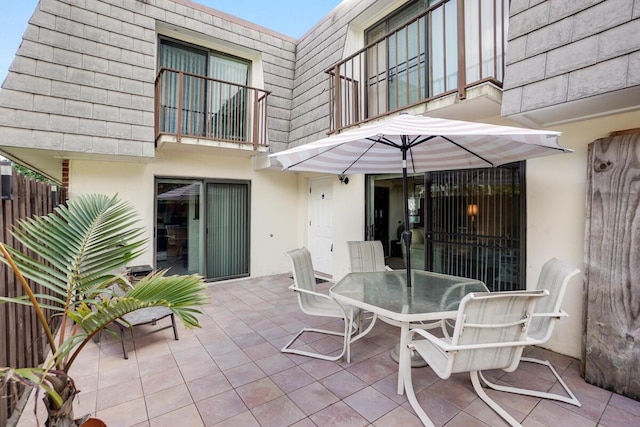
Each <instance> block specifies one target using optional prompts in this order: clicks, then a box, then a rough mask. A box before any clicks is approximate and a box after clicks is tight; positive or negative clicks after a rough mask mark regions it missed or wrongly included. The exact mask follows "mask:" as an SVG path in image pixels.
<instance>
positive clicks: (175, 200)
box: [155, 179, 250, 280]
mask: <svg viewBox="0 0 640 427" xmlns="http://www.w3.org/2000/svg"><path fill="white" fill-rule="evenodd" d="M249 194H250V191H249V182H247V181H212V180H187V179H157V180H156V244H155V247H156V268H157V269H169V274H194V273H197V274H201V275H202V276H204V277H205V278H206V279H208V280H221V279H227V278H232V277H242V276H248V275H249V238H250V236H249V206H250V203H249V202H250V197H249Z"/></svg>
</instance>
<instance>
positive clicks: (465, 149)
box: [440, 135, 495, 167]
mask: <svg viewBox="0 0 640 427" xmlns="http://www.w3.org/2000/svg"><path fill="white" fill-rule="evenodd" d="M440 138H442V139H444V140H446V141H449V142H450V143H452V144H453V145H455V146H456V147H458V148H461V149H463V150H464V151H466V152H467V153H469V154H471V155H472V156H474V157H477V158H478V159H480V160H482V161H483V162H486V163H487V164H489V165H491V167H495V164H493V163H492V162H490V161H489V160H487V159H485V158H484V157H482V156H481V155H479V154H477V153H474V152H473V151H471V150H469V149H468V148H467V147H463V146H462V145H460V144H458V143H457V142H455V141H453V140H451V139H449V138H447V137H446V136H442V135H440Z"/></svg>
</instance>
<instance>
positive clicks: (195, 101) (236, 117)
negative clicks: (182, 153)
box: [155, 68, 269, 151]
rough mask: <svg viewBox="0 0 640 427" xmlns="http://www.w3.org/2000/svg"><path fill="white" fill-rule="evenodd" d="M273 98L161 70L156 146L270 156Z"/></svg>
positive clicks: (157, 89)
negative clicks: (216, 148) (174, 144)
mask: <svg viewBox="0 0 640 427" xmlns="http://www.w3.org/2000/svg"><path fill="white" fill-rule="evenodd" d="M268 95H269V92H267V91H265V90H262V89H257V88H253V87H249V86H245V85H240V84H234V83H231V82H225V81H222V80H217V79H214V78H210V77H206V76H201V75H195V74H190V73H185V72H182V71H176V70H171V69H168V68H161V69H160V72H159V73H158V76H157V78H156V81H155V136H156V146H158V147H160V146H161V145H162V144H164V143H166V142H177V143H179V142H183V143H191V144H198V145H208V146H219V147H223V148H235V149H245V150H251V151H266V150H267V147H268V140H267V96H268Z"/></svg>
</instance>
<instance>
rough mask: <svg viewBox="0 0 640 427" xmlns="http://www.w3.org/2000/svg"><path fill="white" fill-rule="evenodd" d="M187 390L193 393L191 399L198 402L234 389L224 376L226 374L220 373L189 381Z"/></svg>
mask: <svg viewBox="0 0 640 427" xmlns="http://www.w3.org/2000/svg"><path fill="white" fill-rule="evenodd" d="M187 388H188V389H189V392H190V393H191V398H192V399H193V401H194V402H198V401H200V400H202V399H206V398H208V397H211V396H215V395H216V394H218V393H222V392H224V391H227V390H231V389H232V388H233V387H231V384H230V383H229V381H228V380H227V378H226V377H225V376H224V374H223V373H221V372H219V373H216V374H213V375H209V376H206V377H203V378H198V379H196V380H193V381H189V382H188V383H187Z"/></svg>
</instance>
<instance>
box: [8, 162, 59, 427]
mask: <svg viewBox="0 0 640 427" xmlns="http://www.w3.org/2000/svg"><path fill="white" fill-rule="evenodd" d="M11 177H12V179H11V189H12V199H11V200H9V199H4V198H3V200H2V201H0V207H1V209H0V224H1V225H2V229H1V230H0V241H2V242H3V244H5V245H7V246H11V247H15V248H18V249H20V245H19V243H18V242H17V241H16V240H15V239H14V238H13V237H12V236H11V233H10V231H11V229H12V227H13V226H14V225H15V224H17V222H18V220H20V219H24V218H29V217H32V216H42V215H46V214H48V213H50V212H52V211H53V208H54V207H55V205H56V203H58V201H64V197H61V194H60V193H55V192H53V190H54V187H53V186H51V185H49V184H46V183H44V182H41V181H36V180H32V179H30V178H28V177H27V176H25V175H22V174H20V173H17V172H16V171H15V170H14V171H12V175H11ZM3 184H4V185H5V187H6V184H7V183H6V181H3ZM34 290H35V292H36V293H44V292H45V291H44V290H43V289H42V288H40V287H39V286H36V287H35V288H34ZM0 295H1V296H9V297H14V296H17V295H24V293H23V292H22V287H21V286H20V283H19V282H18V280H17V279H16V277H15V275H14V273H13V271H12V270H11V269H10V268H8V267H7V266H5V265H4V264H3V263H0ZM45 315H46V316H47V319H49V323H50V324H51V323H52V322H51V320H52V312H51V311H50V310H47V311H45ZM53 320H55V319H53ZM53 326H54V330H55V329H57V326H58V325H53ZM47 351H48V347H47V343H46V338H45V337H44V332H43V330H42V328H41V327H40V324H39V323H38V322H37V319H36V316H35V312H34V311H33V310H32V309H31V307H28V306H23V305H19V304H2V303H0V367H14V368H15V367H31V366H38V365H39V364H40V363H42V362H43V361H44V358H45V357H46V356H47ZM14 391H15V390H12V389H11V387H6V388H5V389H3V390H2V391H1V393H0V426H4V425H7V424H8V423H9V422H11V421H13V420H14V419H15V418H16V417H17V415H18V412H19V407H18V403H19V398H20V397H21V396H20V395H21V394H22V392H23V391H24V390H23V388H19V389H18V390H17V393H14ZM12 414H14V417H13V418H12V419H10V417H11V415H12Z"/></svg>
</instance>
